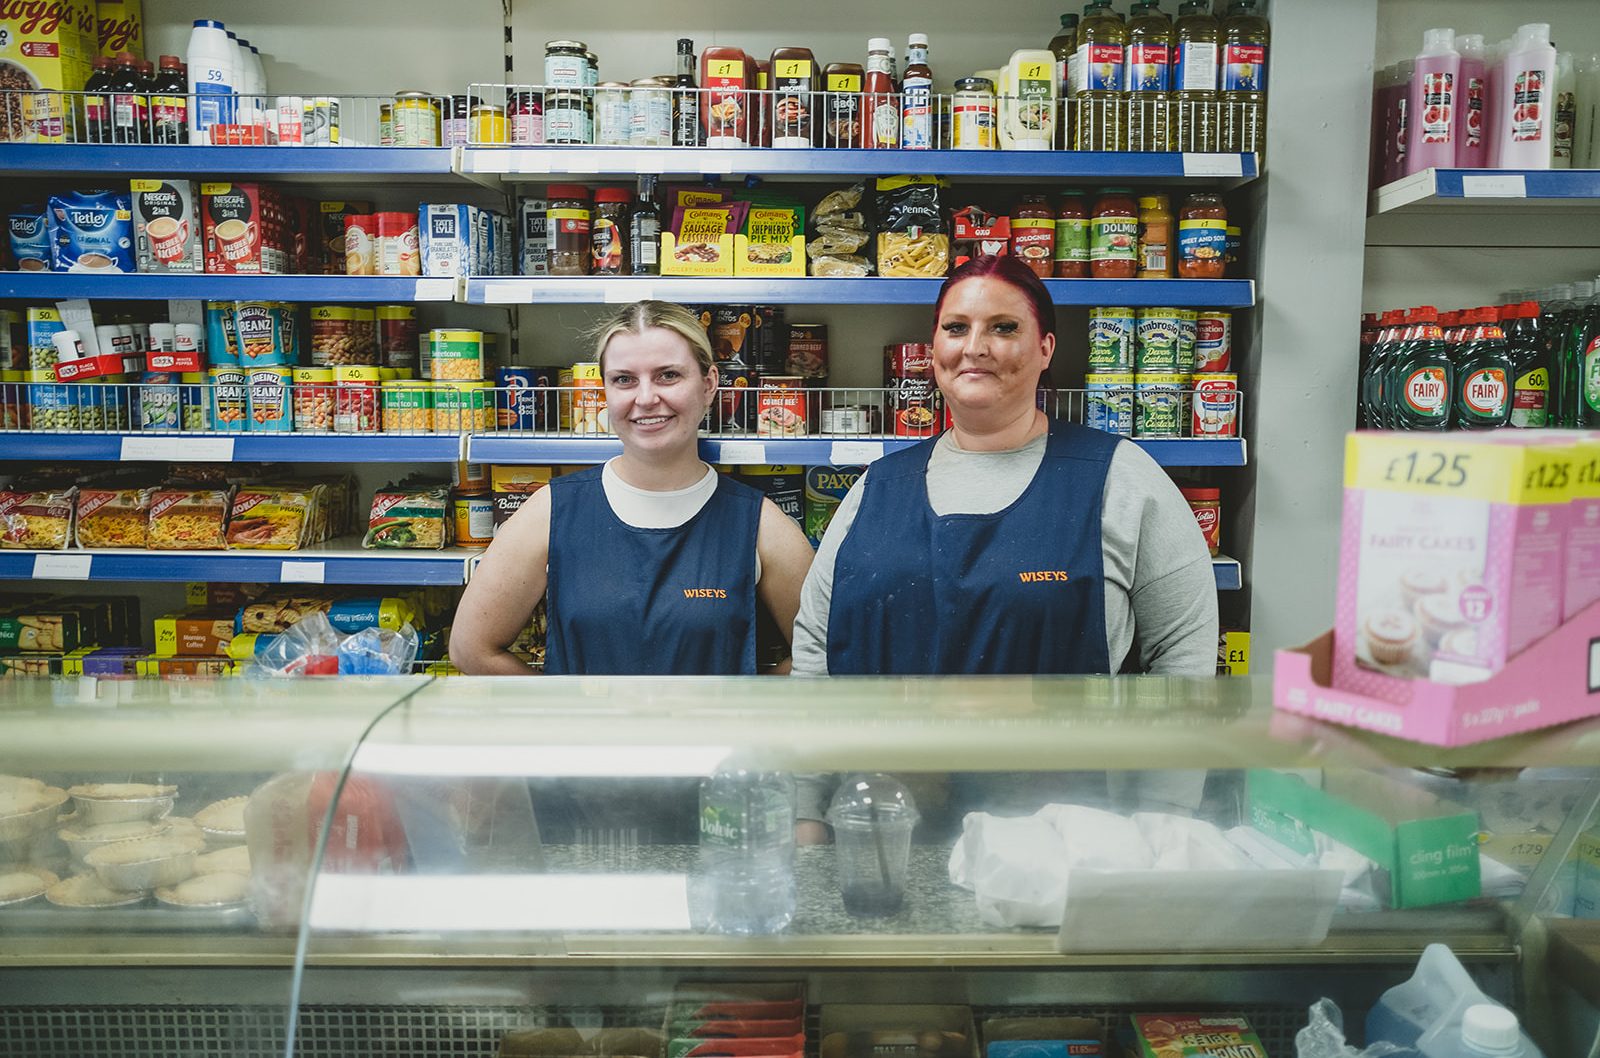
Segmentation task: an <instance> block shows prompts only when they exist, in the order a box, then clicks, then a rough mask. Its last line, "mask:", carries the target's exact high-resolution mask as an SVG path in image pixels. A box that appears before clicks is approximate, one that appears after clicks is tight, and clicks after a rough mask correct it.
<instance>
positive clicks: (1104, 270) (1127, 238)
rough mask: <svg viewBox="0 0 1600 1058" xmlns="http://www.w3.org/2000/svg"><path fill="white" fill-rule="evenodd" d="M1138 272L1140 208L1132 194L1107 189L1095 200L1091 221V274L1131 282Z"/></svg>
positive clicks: (1117, 188)
mask: <svg viewBox="0 0 1600 1058" xmlns="http://www.w3.org/2000/svg"><path fill="white" fill-rule="evenodd" d="M1138 272H1139V207H1138V205H1137V204H1136V203H1135V202H1134V200H1133V194H1132V192H1130V191H1128V190H1127V189H1125V188H1120V187H1115V188H1113V187H1108V188H1106V189H1105V190H1103V191H1101V192H1100V197H1099V198H1097V199H1095V203H1094V216H1093V218H1092V219H1091V220H1090V222H1089V274H1090V276H1092V277H1093V278H1095V279H1132V278H1134V276H1135V275H1137V274H1138Z"/></svg>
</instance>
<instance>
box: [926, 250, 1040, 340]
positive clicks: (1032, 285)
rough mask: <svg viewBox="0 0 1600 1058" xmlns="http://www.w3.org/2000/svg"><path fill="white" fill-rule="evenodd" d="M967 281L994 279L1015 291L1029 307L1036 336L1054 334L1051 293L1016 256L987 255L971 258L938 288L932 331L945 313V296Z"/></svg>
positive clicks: (934, 304)
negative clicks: (1037, 331)
mask: <svg viewBox="0 0 1600 1058" xmlns="http://www.w3.org/2000/svg"><path fill="white" fill-rule="evenodd" d="M969 279H997V280H999V281H1000V282H1002V283H1004V284H1005V285H1006V286H1008V287H1011V288H1012V289H1013V290H1016V291H1018V292H1019V293H1021V294H1022V296H1023V297H1025V298H1027V299H1028V304H1029V305H1030V306H1032V308H1033V322H1034V323H1037V324H1038V325H1039V333H1040V334H1041V335H1044V334H1055V333H1056V306H1055V302H1054V301H1052V300H1051V299H1050V291H1049V290H1047V289H1046V288H1045V285H1044V283H1042V282H1041V281H1040V280H1039V277H1038V276H1037V275H1035V274H1034V272H1033V269H1031V268H1029V267H1028V266H1027V265H1025V264H1023V263H1022V261H1021V260H1019V259H1018V258H1015V257H1011V256H998V257H997V256H988V255H986V256H983V257H974V258H972V259H971V260H969V261H968V262H967V263H966V264H964V265H962V266H961V267H960V268H957V269H956V270H955V271H954V272H951V273H950V276H949V278H947V279H946V280H945V281H944V285H943V286H941V287H940V288H939V299H938V300H937V301H935V302H934V303H933V326H934V328H935V329H938V326H939V313H941V312H942V311H944V299H945V296H946V295H947V294H949V293H950V291H951V290H953V289H955V285H956V284H957V283H964V282H966V281H967V280H969Z"/></svg>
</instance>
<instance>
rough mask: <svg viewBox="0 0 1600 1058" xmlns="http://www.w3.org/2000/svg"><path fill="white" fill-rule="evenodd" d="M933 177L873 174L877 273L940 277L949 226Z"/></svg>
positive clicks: (947, 266) (945, 267)
mask: <svg viewBox="0 0 1600 1058" xmlns="http://www.w3.org/2000/svg"><path fill="white" fill-rule="evenodd" d="M942 186H944V181H943V180H941V179H940V178H939V177H937V176H884V177H879V178H878V183H877V188H878V274H879V275H881V276H890V277H895V278H901V279H943V278H944V275H945V273H946V272H948V271H949V270H950V228H949V222H948V221H947V220H946V218H945V215H944V207H943V205H942V203H941V201H940V195H939V190H940V188H941V187H942Z"/></svg>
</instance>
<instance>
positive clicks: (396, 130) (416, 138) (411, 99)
mask: <svg viewBox="0 0 1600 1058" xmlns="http://www.w3.org/2000/svg"><path fill="white" fill-rule="evenodd" d="M390 141H391V142H392V144H393V145H394V146H396V147H437V146H439V103H438V101H437V100H436V99H434V98H433V97H432V96H430V95H427V94H426V93H424V92H400V93H398V94H397V95H396V96H395V97H394V109H393V118H392V121H391V125H390Z"/></svg>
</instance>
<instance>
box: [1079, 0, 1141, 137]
mask: <svg viewBox="0 0 1600 1058" xmlns="http://www.w3.org/2000/svg"><path fill="white" fill-rule="evenodd" d="M1127 48H1128V27H1127V26H1126V25H1124V24H1123V21H1122V16H1121V15H1119V14H1117V13H1116V12H1115V11H1113V10H1111V0H1090V3H1089V4H1088V5H1087V6H1085V7H1084V9H1083V21H1082V22H1081V23H1079V25H1078V52H1077V55H1076V56H1075V57H1074V58H1075V60H1076V61H1075V62H1074V63H1073V68H1072V72H1071V77H1072V81H1073V93H1072V94H1073V98H1074V99H1075V101H1076V102H1077V109H1078V130H1077V136H1076V142H1075V144H1074V145H1075V146H1076V147H1077V149H1078V150H1080V151H1125V150H1127V149H1128V99H1127V92H1126V91H1125V90H1124V87H1123V77H1124V75H1123V72H1122V70H1123V63H1124V61H1125V59H1126V55H1127Z"/></svg>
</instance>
